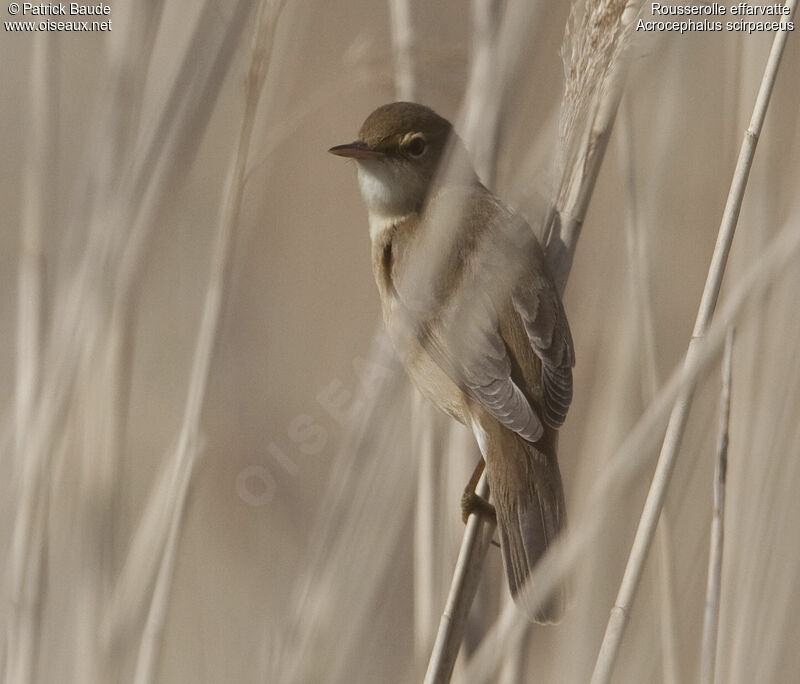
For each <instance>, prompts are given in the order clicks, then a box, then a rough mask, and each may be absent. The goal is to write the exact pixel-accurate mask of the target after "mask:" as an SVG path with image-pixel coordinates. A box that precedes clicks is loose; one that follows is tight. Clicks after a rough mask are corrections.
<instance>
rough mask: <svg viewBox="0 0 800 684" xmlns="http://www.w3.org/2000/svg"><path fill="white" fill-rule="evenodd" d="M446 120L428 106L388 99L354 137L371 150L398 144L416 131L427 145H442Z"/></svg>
mask: <svg viewBox="0 0 800 684" xmlns="http://www.w3.org/2000/svg"><path fill="white" fill-rule="evenodd" d="M452 128H453V127H452V126H451V125H450V122H449V121H448V120H447V119H445V118H443V117H441V116H439V115H438V114H437V113H436V112H434V111H433V110H432V109H430V108H429V107H425V106H424V105H420V104H416V103H414V102H392V103H390V104H386V105H383V106H381V107H378V108H377V109H376V110H375V111H374V112H372V114H370V115H369V116H368V117H367V119H366V121H364V123H363V125H362V126H361V130H360V131H359V134H358V139H359V140H360V141H361V142H362V143H364V144H365V145H366V146H367V147H368V148H370V149H373V150H381V151H389V150H391V149H396V148H398V147H399V145H400V143H401V141H402V140H404V139H406V138H408V136H414V135H420V136H422V137H423V139H424V140H425V142H426V143H427V144H428V145H433V146H434V147H439V148H441V147H443V146H444V144H445V142H446V141H447V137H448V136H449V135H450V132H451V130H452Z"/></svg>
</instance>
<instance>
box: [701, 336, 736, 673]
mask: <svg viewBox="0 0 800 684" xmlns="http://www.w3.org/2000/svg"><path fill="white" fill-rule="evenodd" d="M733 334H734V333H733V330H732V329H731V330H730V331H729V332H728V337H727V338H726V340H725V353H724V355H723V359H722V389H721V391H720V399H719V432H718V435H717V453H716V464H715V468H714V514H713V516H712V519H711V541H710V550H709V554H708V584H707V586H706V602H705V611H704V616H703V638H702V642H701V643H702V647H701V651H700V683H701V684H714V670H715V664H716V655H717V632H718V629H719V597H720V589H721V586H722V545H723V542H724V523H725V474H726V472H727V470H728V423H729V421H730V413H731V377H732V366H733Z"/></svg>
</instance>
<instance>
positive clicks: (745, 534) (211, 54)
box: [0, 0, 800, 684]
mask: <svg viewBox="0 0 800 684" xmlns="http://www.w3.org/2000/svg"><path fill="white" fill-rule="evenodd" d="M528 4H529V3H527V2H522V1H521V0H506V2H500V3H497V2H482V1H481V0H475V2H474V3H473V6H472V9H471V10H470V11H466V10H465V6H464V3H462V2H458V1H456V0H447V1H444V2H438V3H424V2H414V1H413V0H411V1H409V2H401V1H399V0H390V1H389V2H386V3H380V2H371V1H366V0H356V1H353V2H347V3H330V2H329V3H325V2H315V3H311V2H296V1H294V0H285V2H280V1H278V0H271V1H267V2H264V3H261V4H260V3H251V2H245V1H244V0H238V1H237V0H224V1H217V2H210V1H209V2H189V1H188V0H172V1H171V2H162V1H159V0H153V1H151V2H145V3H134V2H130V1H128V2H116V3H114V4H113V6H112V14H111V17H110V18H111V19H112V21H113V31H111V32H108V33H73V34H70V33H44V32H39V33H11V32H5V33H4V39H3V40H2V41H0V56H2V63H3V64H4V69H3V74H2V83H3V88H2V92H3V96H2V97H1V98H0V116H2V121H3V124H4V125H3V126H2V130H1V131H0V145H2V147H1V148H0V153H1V154H2V158H3V167H2V169H3V170H2V173H3V178H2V180H3V182H2V185H1V186H0V193H2V202H0V221H1V222H2V227H3V233H2V239H3V249H2V250H0V260H2V266H1V267H0V279H2V282H1V287H0V321H1V322H2V324H1V325H0V374H1V377H2V378H4V379H5V382H4V383H3V385H2V389H3V392H2V395H0V408H1V409H2V421H0V448H2V452H1V453H2V459H3V461H2V462H3V466H4V470H5V472H6V477H4V478H2V485H0V487H2V496H1V497H0V545H1V546H2V548H3V549H4V550H5V553H4V567H5V577H4V579H5V584H4V585H3V586H4V592H3V601H2V604H0V605H1V606H2V608H1V609H0V610H1V611H2V612H0V618H2V620H0V625H2V627H0V629H2V636H3V644H4V647H3V649H2V651H1V652H0V653H1V654H2V665H3V669H4V672H5V676H6V681H7V682H10V683H12V684H25V683H27V682H81V683H84V682H129V681H136V682H142V683H144V682H170V683H172V682H176V683H180V682H386V681H391V682H395V681H397V682H411V681H419V680H421V678H422V675H423V673H424V671H425V665H426V662H427V658H428V655H429V652H430V648H431V644H432V639H433V636H434V635H435V631H436V627H437V624H438V620H439V615H440V614H441V610H442V607H443V604H444V598H445V596H446V592H447V588H448V585H449V578H450V575H451V573H452V569H453V565H454V563H455V558H456V553H457V549H458V546H459V542H460V538H461V534H462V532H463V525H462V523H461V519H460V518H461V514H460V509H459V503H458V502H459V499H460V496H461V491H462V488H463V486H464V484H465V482H466V479H467V477H468V474H469V472H471V470H472V467H473V466H474V463H475V461H476V459H477V452H476V450H475V447H474V445H472V443H471V436H470V435H469V434H468V433H467V432H466V431H465V430H464V429H463V428H462V427H461V426H458V425H454V424H451V423H452V421H448V419H444V418H442V417H441V416H438V415H435V414H433V413H432V411H431V410H430V409H429V407H427V406H426V405H425V404H424V403H423V402H421V401H419V400H418V399H416V398H415V397H414V395H413V392H412V390H411V389H410V387H409V386H408V383H407V381H406V379H405V376H404V375H403V373H402V371H400V370H399V369H398V368H397V367H396V364H395V362H394V361H393V357H392V355H391V352H390V351H389V350H388V349H387V347H386V343H385V341H384V340H383V338H382V336H381V335H380V333H379V332H378V331H379V329H380V325H379V320H378V319H379V313H378V311H379V307H378V298H377V294H376V293H375V291H374V290H375V287H374V284H373V280H372V274H371V272H370V266H369V243H368V236H367V225H366V210H365V209H364V207H363V205H362V203H361V199H360V197H359V196H358V190H357V185H356V182H355V174H354V172H353V169H352V168H351V167H348V166H346V165H344V164H342V163H341V160H338V159H335V158H333V157H331V156H330V155H328V154H327V152H326V150H327V148H328V147H330V146H331V145H334V144H337V143H342V142H347V141H349V140H351V139H352V138H353V137H354V136H355V134H356V132H357V130H358V127H359V126H360V123H361V121H362V120H363V119H364V118H365V117H366V115H367V114H368V113H369V112H370V111H371V110H372V109H373V108H374V107H376V106H377V105H379V104H382V103H385V102H387V101H391V100H394V99H398V97H401V96H402V97H409V98H413V99H415V100H417V101H420V102H423V103H425V104H428V105H430V106H432V107H433V108H435V109H436V110H437V111H439V112H440V113H442V114H443V115H445V116H447V117H448V118H451V119H452V120H453V121H456V122H457V127H458V128H459V129H460V130H461V131H462V132H463V133H464V136H465V139H466V140H467V143H468V146H470V148H471V149H472V151H473V153H474V154H475V156H476V159H477V162H478V164H479V168H481V169H482V173H483V177H484V179H485V180H486V181H487V183H488V184H490V185H491V187H492V189H493V190H494V191H495V192H496V193H497V194H498V195H499V196H500V197H502V198H504V199H505V200H506V201H507V202H508V203H509V204H511V205H513V206H514V207H516V208H518V209H519V210H520V211H522V212H523V213H524V214H525V215H526V216H527V217H528V219H529V221H530V223H531V225H532V226H534V227H535V228H539V227H540V226H541V225H542V222H543V219H544V215H545V214H546V211H547V206H548V203H549V202H550V201H551V200H552V199H553V198H554V196H555V194H556V190H557V185H558V181H559V175H558V174H559V171H558V169H559V164H563V163H564V160H563V154H564V150H563V149H562V145H561V144H560V142H559V131H560V125H559V114H560V112H561V116H562V119H561V120H562V121H563V110H561V103H562V97H563V92H564V76H565V69H564V65H563V63H562V60H561V56H560V49H561V45H562V42H563V40H564V30H565V26H566V24H567V19H568V14H569V7H568V6H567V4H566V3H565V4H564V5H563V6H562V5H558V6H556V3H541V5H539V4H537V3H532V4H530V7H527V5H528ZM550 4H552V5H553V6H552V7H550V6H549V5H550ZM618 4H619V3H617V5H618ZM586 5H587V7H589V9H590V10H591V11H596V12H597V14H596V15H592V16H597V17H599V18H600V19H599V20H598V23H597V25H596V28H597V30H598V31H602V21H601V20H602V13H603V12H604V11H610V10H609V7H611V6H612V5H614V3H608V2H593V1H591V0H589V1H588V2H587V3H586ZM577 7H579V8H582V7H583V3H578V5H577ZM644 11H645V14H646V15H649V10H648V9H645V10H644ZM493 12H498V13H499V14H493ZM509 18H511V19H513V20H509ZM648 18H649V16H648ZM492 22H495V24H497V23H499V24H500V25H501V26H502V27H504V28H503V30H500V31H498V32H497V33H492V31H493V29H492V26H493V23H492ZM486 31H488V32H489V34H487V33H486ZM481 36H483V37H482V38H481ZM493 40H494V42H492V41H493ZM487 41H488V42H487ZM771 42H772V34H767V33H755V34H752V35H747V34H741V33H732V32H721V33H689V34H685V35H683V36H680V35H675V34H659V33H647V34H645V33H636V34H634V35H633V39H632V42H631V46H630V50H629V61H628V62H627V66H628V74H627V83H626V89H625V94H624V96H623V98H622V101H621V105H620V112H619V116H618V118H617V121H616V126H615V128H614V132H613V135H612V137H611V140H610V143H609V146H608V151H607V153H606V157H605V160H604V163H603V167H602V171H601V173H600V175H599V178H598V181H597V186H596V188H595V192H594V196H593V199H592V202H591V205H590V210H589V213H588V216H587V218H586V221H585V229H584V231H583V233H582V238H581V241H580V243H579V246H578V249H577V253H576V257H575V262H574V265H573V268H572V273H571V277H570V280H569V285H568V287H567V290H566V295H565V305H566V310H567V314H568V316H569V319H570V323H571V327H572V331H573V336H574V339H575V345H576V355H577V367H576V369H575V399H574V402H573V405H572V409H571V411H570V414H569V416H568V418H567V423H566V425H565V427H564V429H563V430H562V434H561V443H560V462H561V467H562V472H563V474H564V479H565V486H566V490H567V502H568V507H569V510H570V525H571V529H577V530H580V529H582V525H584V524H585V523H586V522H587V521H590V520H600V521H601V524H600V525H599V527H598V529H597V530H596V531H595V532H594V533H593V535H592V537H591V541H590V543H589V544H587V545H584V546H583V547H582V549H581V557H580V560H579V563H578V566H577V570H576V571H575V572H573V573H572V578H571V581H572V584H573V587H574V605H573V607H572V609H571V610H570V611H569V613H568V614H567V616H566V618H565V620H564V622H563V623H562V624H561V625H559V626H556V627H538V626H535V627H531V628H530V629H528V630H527V631H526V633H525V635H524V639H523V641H522V646H521V647H520V648H514V649H511V650H509V651H508V652H505V651H502V652H501V651H499V650H498V653H497V654H496V655H499V656H500V658H499V661H500V668H499V671H498V672H496V673H494V672H493V673H492V674H491V675H490V678H489V681H502V682H505V683H508V684H510V683H512V682H523V681H536V682H583V681H588V679H589V677H590V675H591V672H592V669H593V667H594V662H595V659H596V657H597V652H598V649H599V646H600V642H601V640H602V636H603V630H604V628H605V623H606V621H607V618H608V614H609V610H610V609H611V607H612V605H613V602H614V597H615V595H616V592H617V588H618V586H619V581H620V578H621V576H622V571H623V568H624V566H625V562H626V557H627V554H628V552H629V549H630V545H631V540H632V538H633V534H634V530H635V528H636V523H637V520H638V518H639V514H640V511H641V508H642V504H643V501H644V497H645V495H646V492H647V488H648V484H649V479H650V476H651V474H652V470H653V467H654V464H655V458H656V455H657V453H658V447H659V445H660V440H661V438H662V436H663V431H664V427H665V425H666V416H663V419H659V421H655V422H656V423H657V425H655V424H654V426H651V427H649V428H648V430H647V431H646V435H645V436H646V439H645V440H644V442H646V444H647V447H646V448H643V449H641V450H639V451H638V452H637V453H636V459H635V467H634V468H629V469H627V470H625V471H624V472H622V474H621V475H620V478H621V479H620V486H619V487H617V488H616V489H614V490H613V491H611V492H610V493H609V494H608V495H607V496H606V497H605V499H604V500H603V501H602V504H601V505H600V506H599V507H598V506H597V505H596V501H595V500H594V499H592V498H591V497H590V492H592V491H593V490H592V488H593V486H595V483H596V482H598V481H599V480H601V479H602V477H603V476H604V474H606V473H608V472H609V471H608V468H609V467H610V465H609V464H611V463H613V462H614V457H615V454H617V452H618V451H619V449H620V447H621V445H622V444H623V442H624V440H625V439H626V437H627V436H628V435H629V433H630V431H631V430H632V428H633V427H634V426H635V425H636V424H637V421H639V419H640V418H641V416H642V415H643V414H644V412H645V410H646V409H647V407H648V406H650V405H651V401H653V399H654V398H656V399H657V398H658V397H659V396H661V394H660V393H661V392H662V390H663V388H664V386H665V384H666V381H667V379H668V378H669V377H671V376H672V375H673V373H674V372H675V370H676V369H677V368H678V367H679V366H680V364H681V363H682V359H683V355H684V353H685V350H686V345H687V343H688V340H689V337H690V335H691V332H692V322H693V320H694V316H695V313H696V311H697V307H698V303H699V299H700V293H701V291H702V288H703V282H704V280H705V276H706V272H707V270H708V265H709V261H710V258H711V253H712V250H713V246H714V241H715V236H716V232H717V228H718V226H719V224H720V218H721V214H722V210H723V207H724V204H725V199H726V196H727V193H728V188H729V185H730V181H731V177H732V174H733V169H734V166H735V163H736V158H737V153H738V150H739V146H740V143H741V140H742V136H743V133H744V130H745V128H746V127H747V123H748V121H749V119H750V113H751V111H752V107H753V103H754V101H755V97H756V93H757V91H758V88H759V83H760V81H761V77H762V73H763V70H764V65H765V63H766V60H767V55H768V53H769V50H770V45H771ZM487 45H489V46H493V47H492V49H491V50H489V52H488V53H487V52H485V50H486V46H487ZM799 64H800V47H799V46H798V44H797V40H795V36H794V35H792V34H790V35H789V40H788V43H787V48H786V53H785V55H784V60H783V65H782V68H781V72H780V73H779V76H778V79H777V83H776V88H775V93H774V96H773V100H772V102H771V104H770V108H769V113H768V115H767V119H766V124H765V127H764V131H763V135H762V136H761V140H760V142H759V147H758V150H757V153H756V158H755V163H754V165H753V169H752V174H751V178H750V183H749V186H748V189H747V193H746V196H745V201H744V205H743V208H742V212H741V217H740V220H739V226H738V230H737V234H736V239H735V241H734V246H733V249H732V252H731V258H730V263H729V266H728V270H727V273H726V277H725V281H724V285H723V292H722V298H721V301H720V311H726V310H728V309H726V305H728V304H730V302H731V301H733V300H732V298H731V297H732V295H733V294H735V293H736V292H737V286H738V285H739V284H740V283H741V282H742V280H743V278H744V274H745V273H746V272H748V269H754V268H755V269H758V268H760V267H761V268H762V269H763V268H767V269H768V273H767V275H768V277H767V278H766V282H767V284H768V286H767V288H766V289H764V290H760V291H759V292H757V293H756V295H754V296H752V297H750V298H749V299H748V300H747V302H746V303H745V305H744V306H743V307H742V308H741V309H740V311H739V312H738V314H737V316H736V321H735V323H736V340H735V345H734V357H733V367H732V406H731V416H730V446H729V452H728V459H729V461H728V463H729V467H728V478H727V509H726V531H725V547H724V552H723V560H722V585H721V586H722V589H721V618H720V625H719V636H718V651H717V676H716V681H717V682H755V681H758V682H791V681H796V680H797V677H798V673H800V651H798V649H797V648H796V646H795V645H796V644H797V643H798V640H800V610H798V607H800V599H798V592H797V589H796V585H797V577H798V576H800V543H798V539H797V530H796V521H797V520H798V519H800V517H799V516H800V498H799V497H797V495H796V489H797V485H798V483H800V472H798V469H800V459H798V456H800V453H798V440H799V439H800V434H798V422H797V420H796V417H797V416H798V415H800V393H799V392H798V375H799V373H800V368H799V367H798V364H800V353H798V344H797V341H798V339H799V335H798V333H800V330H798V328H799V327H800V317H798V315H797V310H798V309H797V292H798V291H800V269H798V267H797V265H798V259H797V257H796V254H795V253H793V252H792V253H789V252H785V256H787V257H789V258H790V261H789V263H788V265H787V264H785V263H784V264H783V265H782V267H781V268H777V267H775V268H770V264H769V263H766V262H764V260H763V257H762V255H763V253H764V252H765V250H766V249H767V247H768V246H769V245H770V244H772V240H773V238H774V237H775V236H776V235H778V233H779V232H780V231H789V232H788V233H786V234H785V235H788V236H789V237H790V238H791V237H792V236H796V234H797V231H798V230H800V196H798V193H797V177H798V170H800V145H799V144H798V134H800V123H798V122H799V121H800V118H798V104H799V102H800V91H798V89H797V87H796V74H797V70H798V65H799ZM595 76H596V75H595ZM465 101H466V102H472V103H473V105H472V107H470V106H466V107H465V106H463V103H464V102H465ZM584 123H585V122H584ZM792 231H794V232H792ZM795 243H796V239H795ZM786 244H789V243H786ZM739 291H741V289H740V290H739ZM714 359H715V360H714V361H713V362H712V364H711V366H710V369H709V370H707V371H706V372H704V373H703V374H702V375H701V376H700V384H699V387H698V392H697V395H696V397H695V402H694V405H693V408H692V412H691V416H690V419H689V422H688V425H687V430H686V434H685V438H684V440H683V445H682V447H681V450H680V454H679V458H678V462H677V466H676V469H675V472H674V476H673V482H672V485H671V487H670V489H669V492H668V495H667V500H666V507H665V510H664V518H663V521H665V522H666V524H665V525H664V527H663V528H662V530H661V532H660V533H659V537H658V543H657V544H655V545H654V547H653V549H652V551H651V554H650V558H649V560H648V562H647V565H646V567H645V573H644V577H643V581H642V585H641V587H640V590H639V592H638V595H637V597H636V601H635V603H634V605H633V609H632V611H631V615H630V624H629V626H628V629H627V631H626V632H625V635H624V640H623V644H622V649H621V652H620V657H619V660H618V662H617V665H616V669H615V675H614V679H613V681H615V682H637V683H638V682H661V681H664V682H670V683H671V682H684V681H693V680H695V679H696V678H697V674H698V667H699V661H700V642H701V632H702V624H703V611H704V600H705V599H704V596H705V587H706V572H707V562H708V561H707V558H708V546H709V529H710V521H711V512H712V504H713V497H712V490H713V471H714V460H715V448H716V447H715V441H716V436H717V413H718V410H719V409H718V403H719V395H720V381H719V372H718V355H716V356H715V357H714ZM644 442H643V443H644ZM586 502H592V503H591V506H590V505H587V503H586ZM665 571H666V572H665ZM500 572H501V568H500V565H499V554H498V552H497V550H496V549H491V550H490V552H489V559H488V563H487V567H486V571H485V573H484V579H483V582H482V586H481V588H480V590H479V594H478V598H477V601H476V604H475V608H474V610H473V614H472V618H471V621H470V625H469V628H468V633H467V638H466V642H465V645H464V648H463V649H462V653H461V655H460V657H459V662H458V663H457V668H456V672H455V677H454V680H455V681H470V682H474V681H478V680H477V679H476V678H475V676H474V675H471V674H469V672H467V671H466V668H467V667H471V668H473V669H472V670H471V672H475V671H476V669H475V668H478V667H479V663H476V662H474V660H475V659H478V658H484V657H485V655H486V654H485V652H484V653H482V652H481V651H480V643H481V640H482V638H483V636H484V634H485V633H486V631H487V630H488V629H489V628H490V626H491V625H492V624H493V623H494V621H495V619H496V617H497V615H498V613H499V611H500V610H501V609H502V608H503V607H504V606H505V605H506V604H507V603H508V597H507V596H506V588H505V582H504V580H503V578H502V576H501V574H500ZM473 655H474V656H475V658H474V659H473V662H471V663H468V662H467V661H469V660H470V658H471V657H472V656H473ZM465 672H467V673H466V674H465Z"/></svg>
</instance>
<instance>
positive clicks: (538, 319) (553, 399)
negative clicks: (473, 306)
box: [512, 278, 575, 428]
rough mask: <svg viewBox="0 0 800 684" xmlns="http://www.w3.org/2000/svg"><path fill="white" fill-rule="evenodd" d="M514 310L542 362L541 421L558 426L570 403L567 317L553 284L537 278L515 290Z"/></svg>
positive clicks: (572, 356) (571, 357)
mask: <svg viewBox="0 0 800 684" xmlns="http://www.w3.org/2000/svg"><path fill="white" fill-rule="evenodd" d="M512 302H513V305H514V309H515V310H516V312H517V313H518V314H519V316H520V318H521V319H522V323H523V325H524V326H525V332H526V333H527V335H528V341H529V342H530V343H531V346H532V347H533V350H534V351H535V352H536V355H537V356H538V357H539V358H540V359H541V361H542V395H543V398H544V415H543V416H542V417H543V419H544V421H545V422H546V423H547V424H548V425H549V426H550V427H553V428H559V427H561V425H562V424H563V423H564V419H565V418H566V417H567V411H568V410H569V405H570V403H571V402H572V367H573V366H574V365H575V352H574V350H573V346H572V335H571V334H570V331H569V325H568V323H567V316H566V314H565V313H564V308H563V305H562V303H561V298H560V297H559V296H558V292H557V291H556V289H555V286H554V285H553V283H552V282H550V281H549V280H544V279H542V278H537V279H535V281H534V282H533V283H530V282H529V283H527V286H526V287H522V288H520V289H519V290H517V292H515V294H514V296H513V297H512Z"/></svg>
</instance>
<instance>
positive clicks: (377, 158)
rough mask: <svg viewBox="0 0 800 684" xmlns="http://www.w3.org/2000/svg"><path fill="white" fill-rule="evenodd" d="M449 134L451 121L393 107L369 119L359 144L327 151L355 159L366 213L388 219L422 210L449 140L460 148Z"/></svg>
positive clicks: (402, 105) (419, 109)
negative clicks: (367, 211)
mask: <svg viewBox="0 0 800 684" xmlns="http://www.w3.org/2000/svg"><path fill="white" fill-rule="evenodd" d="M452 131H453V127H452V125H451V124H450V122H449V121H448V120H447V119H445V118H443V117H441V116H439V115H438V114H437V113H436V112H434V111H433V110H432V109H429V108H428V107H425V106H423V105H419V104H415V103H413V102H393V103H391V104H387V105H383V106H382V107H378V109H376V110H375V111H374V112H372V114H370V115H369V116H368V117H367V119H366V121H364V124H363V125H362V126H361V131H360V132H359V134H358V139H357V140H355V141H353V142H351V143H347V144H345V145H337V146H336V147H332V148H331V149H330V150H329V152H330V153H331V154H335V155H338V156H340V157H348V158H350V159H354V160H355V162H356V165H357V167H358V182H359V186H360V187H361V194H362V196H363V197H364V202H365V203H366V205H367V209H368V210H369V212H370V214H374V215H376V216H378V217H383V218H387V219H391V218H392V217H400V216H407V215H408V214H410V213H412V212H414V211H419V210H420V208H421V207H422V205H423V203H424V201H425V197H426V196H427V194H428V192H429V190H430V188H431V186H432V184H433V183H434V180H435V178H436V173H437V169H438V167H439V165H440V163H441V161H442V159H443V158H444V156H445V151H446V150H447V149H448V141H449V140H450V139H451V137H452V139H453V140H454V141H455V145H454V146H455V147H458V148H459V149H463V145H462V144H461V142H460V141H459V140H457V138H456V136H454V135H453V136H451V133H452ZM470 173H471V170H470Z"/></svg>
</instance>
